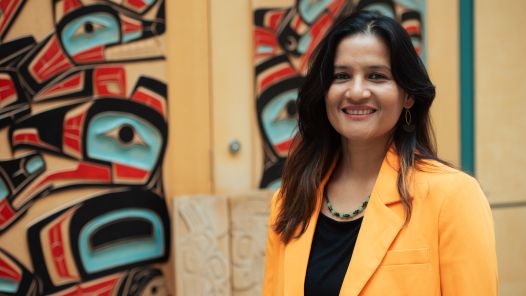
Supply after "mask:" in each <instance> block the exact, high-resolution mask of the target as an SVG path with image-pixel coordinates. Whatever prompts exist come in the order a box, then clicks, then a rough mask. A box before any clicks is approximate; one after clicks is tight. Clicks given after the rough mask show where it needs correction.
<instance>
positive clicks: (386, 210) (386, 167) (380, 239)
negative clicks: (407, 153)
mask: <svg viewBox="0 0 526 296" xmlns="http://www.w3.org/2000/svg"><path fill="white" fill-rule="evenodd" d="M398 170H399V159H398V155H397V154H396V152H395V151H394V148H393V147H391V148H390V149H389V150H388V152H387V154H386V156H385V158H384V161H383V163H382V166H381V168H380V172H379V174H378V177H377V179H376V182H375V185H374V187H373V191H372V192H371V197H370V199H369V204H368V205H367V208H366V210H365V213H364V217H363V221H362V226H361V229H360V232H359V234H358V239H357V240H356V245H355V246H354V251H353V255H352V259H351V262H350V263H349V267H348V268H347V273H346V274H345V278H344V280H343V284H342V288H341V290H340V295H359V294H360V292H361V291H362V289H363V288H364V286H365V285H366V284H367V281H368V280H369V279H370V278H371V276H372V275H373V273H374V272H375V271H376V269H377V268H378V265H380V262H381V261H382V260H383V258H384V256H385V254H386V253H387V251H388V250H389V246H390V245H391V243H392V242H393V240H394V239H395V237H396V236H397V235H398V232H399V231H400V229H401V228H402V226H403V225H404V217H401V216H400V214H397V213H395V212H394V211H393V210H392V209H391V208H390V207H389V205H390V204H393V203H398V202H400V194H399V193H398V188H397V185H396V184H397V178H398Z"/></svg>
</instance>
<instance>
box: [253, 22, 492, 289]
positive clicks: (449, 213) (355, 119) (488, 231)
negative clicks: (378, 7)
mask: <svg viewBox="0 0 526 296" xmlns="http://www.w3.org/2000/svg"><path fill="white" fill-rule="evenodd" d="M434 96H435V89H434V86H433V85H432V83H431V81H430V80H429V77H428V74H427V72H426V70H425V67H424V65H423V64H422V62H421V61H420V59H419V57H418V55H417V53H416V52H415V50H414V48H413V46H412V45H411V40H410V38H409V36H408V35H407V33H406V32H405V31H404V29H403V28H402V27H401V26H400V25H399V24H397V23H396V22H395V21H393V20H392V19H390V18H387V17H383V16H380V15H378V14H375V13H371V12H359V13H356V14H353V15H351V16H349V17H347V18H345V19H343V20H341V21H339V22H338V23H337V24H335V25H334V26H333V28H332V29H331V30H330V31H329V32H328V33H327V35H326V36H325V38H324V39H323V40H322V41H321V43H320V44H319V46H318V48H317V51H316V53H315V54H314V55H313V60H312V64H311V67H310V69H309V72H308V74H307V76H306V79H305V82H304V84H303V86H302V88H301V89H300V93H299V97H298V113H299V115H298V116H299V118H298V120H299V134H300V135H299V137H298V139H297V141H296V143H295V146H294V149H293V150H292V151H291V154H290V156H289V159H288V160H287V164H286V167H285V170H284V174H283V178H282V187H281V190H280V191H279V192H278V193H276V195H275V196H274V198H273V202H272V210H271V215H270V227H269V234H268V240H267V253H266V264H265V278H264V288H263V294H264V295H273V296H275V295H323V296H329V295H404V296H407V295H496V294H497V288H498V279H497V262H496V254H495V241H494V233H493V220H492V216H491V210H490V208H489V205H488V202H487V200H486V198H485V197H484V194H483V193H482V191H481V189H480V186H479V185H478V183H477V181H476V180H475V179H473V178H472V177H470V176H468V175H466V174H465V173H462V172H460V171H458V170H455V169H453V168H451V167H450V166H448V165H447V164H445V163H444V162H442V161H440V160H439V159H438V158H437V154H436V150H435V147H434V142H433V141H434V138H433V131H432V128H431V124H430V119H429V108H430V106H431V103H432V101H433V99H434Z"/></svg>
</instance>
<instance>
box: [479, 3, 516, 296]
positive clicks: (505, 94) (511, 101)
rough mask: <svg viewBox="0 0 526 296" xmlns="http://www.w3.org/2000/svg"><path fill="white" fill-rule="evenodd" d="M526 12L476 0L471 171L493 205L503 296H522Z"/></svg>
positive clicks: (513, 7) (505, 4) (509, 5)
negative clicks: (472, 161) (474, 171)
mask: <svg viewBox="0 0 526 296" xmlns="http://www.w3.org/2000/svg"><path fill="white" fill-rule="evenodd" d="M525 12H526V2H525V1H522V0H502V1H498V2H497V1H490V0H478V1H475V102H476V103H475V104H476V106H475V118H476V125H475V129H476V134H475V138H476V145H475V147H476V154H475V156H476V167H475V169H476V174H477V177H478V179H479V181H480V183H481V185H482V188H483V189H484V191H485V192H486V195H487V196H488V199H489V200H490V202H491V203H492V204H493V205H494V210H493V215H494V218H495V230H496V237H497V255H498V259H499V273H500V282H501V295H503V296H505V295H526V265H525V264H524V263H525V262H526V252H525V251H524V250H525V249H526V182H525V181H526V173H525V171H524V167H525V166H526V154H524V147H525V146H526V120H524V116H523V114H522V113H523V111H524V110H525V109H526V84H525V83H524V70H525V69H526V61H525V60H524V53H525V52H526V40H525V39H524V34H523V32H522V31H523V28H524V13H525ZM499 205H501V206H502V205H507V207H499Z"/></svg>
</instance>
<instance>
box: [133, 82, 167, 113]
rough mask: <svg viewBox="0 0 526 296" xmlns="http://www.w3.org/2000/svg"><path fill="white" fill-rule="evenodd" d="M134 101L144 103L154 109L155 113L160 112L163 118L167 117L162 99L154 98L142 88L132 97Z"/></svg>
mask: <svg viewBox="0 0 526 296" xmlns="http://www.w3.org/2000/svg"><path fill="white" fill-rule="evenodd" d="M131 100H132V101H137V102H140V103H143V104H144V105H146V106H148V107H150V108H152V109H154V110H155V111H157V112H159V113H160V114H161V115H162V116H163V117H166V113H165V110H164V104H163V103H162V101H161V100H162V98H158V97H154V96H152V95H150V94H148V93H146V92H144V91H142V90H141V89H140V88H139V89H138V90H137V91H136V92H135V93H133V95H132V97H131Z"/></svg>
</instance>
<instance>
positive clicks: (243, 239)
mask: <svg viewBox="0 0 526 296" xmlns="http://www.w3.org/2000/svg"><path fill="white" fill-rule="evenodd" d="M271 198H272V191H260V192H254V193H251V194H246V195H239V196H232V197H230V198H229V203H230V219H231V222H230V223H231V244H232V294H233V295H234V296H248V295H261V283H262V279H263V269H264V264H265V243H266V238H267V227H268V215H269V210H270V200H271Z"/></svg>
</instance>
